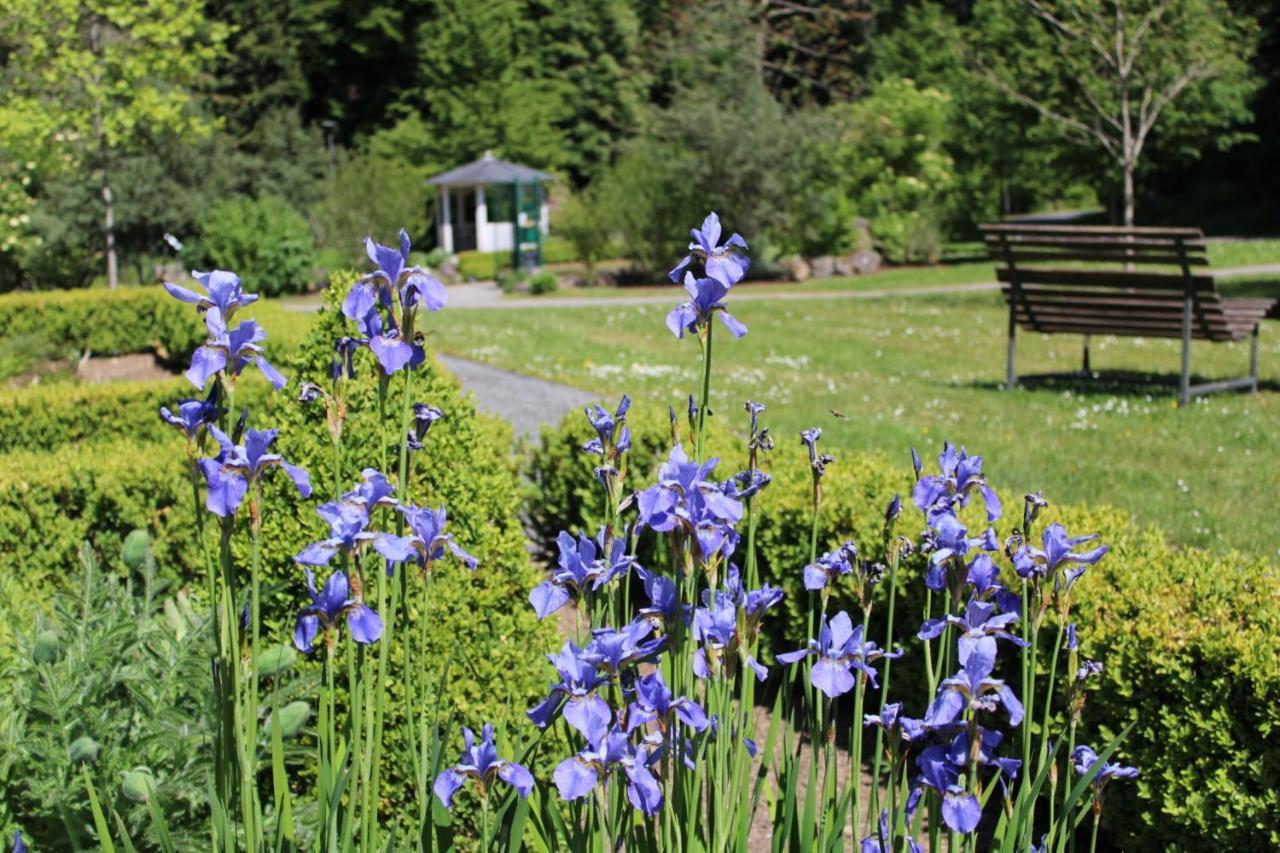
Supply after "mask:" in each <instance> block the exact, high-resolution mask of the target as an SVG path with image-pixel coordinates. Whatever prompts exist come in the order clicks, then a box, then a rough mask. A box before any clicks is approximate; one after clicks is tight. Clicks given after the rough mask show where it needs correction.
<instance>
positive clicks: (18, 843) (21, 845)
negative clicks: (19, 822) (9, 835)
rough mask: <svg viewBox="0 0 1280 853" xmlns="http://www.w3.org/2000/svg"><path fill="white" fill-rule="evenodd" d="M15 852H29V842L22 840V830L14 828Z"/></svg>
mask: <svg viewBox="0 0 1280 853" xmlns="http://www.w3.org/2000/svg"><path fill="white" fill-rule="evenodd" d="M13 853H27V843H26V842H25V841H23V840H22V830H21V829H18V830H14V833H13Z"/></svg>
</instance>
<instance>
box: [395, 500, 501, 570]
mask: <svg viewBox="0 0 1280 853" xmlns="http://www.w3.org/2000/svg"><path fill="white" fill-rule="evenodd" d="M396 509H397V510H398V511H399V512H400V514H401V515H403V516H404V520H405V522H406V523H407V524H408V525H409V531H410V532H409V535H408V536H396V535H394V534H392V533H383V534H381V535H380V536H378V538H377V540H375V541H374V543H373V547H374V549H375V550H377V552H378V553H379V554H381V555H382V556H384V557H386V558H387V559H388V560H390V561H391V562H393V563H403V562H405V561H407V560H413V561H414V562H416V563H417V564H418V567H419V568H420V569H422V570H423V571H424V572H429V571H431V567H432V566H433V565H434V564H435V562H436V561H437V560H441V559H443V558H444V557H445V555H446V553H450V554H453V556H455V557H457V558H458V559H459V560H461V561H462V562H463V564H464V565H466V567H467V568H468V569H471V570H472V571H475V568H476V566H477V565H478V563H477V561H476V558H475V557H473V556H471V555H470V554H468V553H467V552H466V551H464V550H462V546H461V545H459V544H458V543H457V542H455V541H454V539H453V534H452V533H445V532H444V528H445V523H446V522H447V521H448V517H447V515H446V514H445V508H444V506H443V505H441V507H440V508H439V509H431V508H430V507H416V506H407V505H401V506H397V507H396Z"/></svg>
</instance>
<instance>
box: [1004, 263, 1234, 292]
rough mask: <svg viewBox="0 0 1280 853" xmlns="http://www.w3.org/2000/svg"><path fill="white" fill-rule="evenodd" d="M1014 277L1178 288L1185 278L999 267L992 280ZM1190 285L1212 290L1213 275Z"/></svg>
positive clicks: (1088, 284)
mask: <svg viewBox="0 0 1280 853" xmlns="http://www.w3.org/2000/svg"><path fill="white" fill-rule="evenodd" d="M1015 278H1016V280H1017V281H1018V282H1019V283H1020V284H1062V285H1068V286H1074V287H1111V288H1117V287H1134V288H1139V287H1143V288H1157V289H1163V290H1178V291H1181V290H1182V289H1183V287H1184V286H1185V281H1186V279H1185V278H1184V277H1183V276H1182V274H1181V273H1158V272H1123V271H1119V270H1063V269H1039V268H1031V269H1016V270H1011V269H1009V268H1008V267H1001V268H999V269H997V270H996V279H997V280H998V281H1001V282H1005V283H1012V282H1013V281H1014V280H1015ZM1191 282H1192V286H1193V288H1194V289H1195V290H1197V291H1205V292H1216V291H1215V289H1214V286H1213V276H1211V275H1197V276H1192V277H1191Z"/></svg>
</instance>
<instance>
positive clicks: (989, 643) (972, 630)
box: [916, 598, 1028, 660]
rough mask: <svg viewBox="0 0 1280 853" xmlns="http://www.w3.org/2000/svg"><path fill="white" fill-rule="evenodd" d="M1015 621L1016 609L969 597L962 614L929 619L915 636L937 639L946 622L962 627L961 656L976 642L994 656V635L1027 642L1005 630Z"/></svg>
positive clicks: (1016, 641) (1017, 642)
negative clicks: (999, 609) (999, 607)
mask: <svg viewBox="0 0 1280 853" xmlns="http://www.w3.org/2000/svg"><path fill="white" fill-rule="evenodd" d="M1017 621H1018V614H1017V613H997V612H996V605H995V604H993V603H991V602H989V601H981V600H979V599H977V598H971V599H969V605H968V606H967V607H966V608H965V611H964V616H963V617H960V616H954V615H952V616H944V617H941V618H939V619H929V620H927V621H926V622H925V623H924V624H923V625H921V626H920V631H919V632H918V633H917V634H916V636H917V637H919V638H920V639H922V640H936V639H937V638H938V637H940V636H942V632H943V630H944V629H945V628H946V627H947V625H948V624H951V625H955V626H956V627H957V628H959V629H960V631H961V634H960V639H959V647H960V660H964V659H965V658H967V657H968V655H969V652H970V650H971V649H972V648H973V647H975V646H981V653H982V654H983V655H984V656H987V657H990V658H991V659H992V660H994V659H995V656H996V640H997V639H999V640H1008V641H1009V642H1011V643H1013V644H1014V645H1015V646H1026V645H1028V644H1027V641H1026V640H1024V639H1022V638H1021V637H1017V636H1015V635H1013V634H1010V633H1009V632H1008V631H1007V630H1005V629H1006V628H1007V627H1008V626H1010V625H1012V624H1014V623H1015V622H1017Z"/></svg>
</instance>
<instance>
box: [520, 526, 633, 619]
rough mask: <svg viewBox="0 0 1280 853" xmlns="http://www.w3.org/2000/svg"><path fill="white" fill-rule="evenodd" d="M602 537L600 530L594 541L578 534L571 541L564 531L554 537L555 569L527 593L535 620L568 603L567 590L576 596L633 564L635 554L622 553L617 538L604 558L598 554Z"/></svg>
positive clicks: (623, 571) (626, 569)
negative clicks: (557, 553)
mask: <svg viewBox="0 0 1280 853" xmlns="http://www.w3.org/2000/svg"><path fill="white" fill-rule="evenodd" d="M603 539H604V531H603V530H602V531H600V536H599V541H595V542H593V541H592V540H590V539H588V538H587V537H585V536H583V535H581V534H579V535H578V538H577V539H576V540H575V539H574V538H573V536H572V535H571V534H569V533H567V532H565V531H561V532H560V535H559V536H557V537H556V544H557V545H558V546H559V547H560V559H559V562H558V563H557V565H558V568H557V569H556V571H554V572H553V573H552V574H551V577H549V578H547V579H546V580H545V581H543V582H542V583H540V584H538V585H537V586H536V587H534V588H533V590H532V591H531V592H530V593H529V603H530V604H532V605H533V610H534V612H535V613H536V614H537V615H538V619H539V620H542V619H546V618H547V617H548V616H550V615H551V614H552V613H555V612H556V611H557V610H559V609H560V608H561V607H564V606H565V605H566V604H568V603H569V601H570V599H571V597H572V596H570V594H569V591H570V590H571V589H572V590H573V591H574V592H576V593H578V594H579V595H581V594H583V593H587V592H594V591H595V590H597V589H599V588H600V587H602V586H604V585H605V584H607V583H609V581H611V580H613V579H614V578H616V577H618V576H619V575H622V574H625V573H626V572H627V571H628V570H629V569H630V568H631V567H632V566H634V565H635V557H631V556H628V555H627V554H626V553H625V552H626V543H625V542H623V541H622V540H621V539H614V540H613V542H612V543H611V545H610V547H609V554H608V556H607V557H605V558H601V557H598V556H597V555H598V554H600V553H601V552H602V551H603V545H604V543H603Z"/></svg>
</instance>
